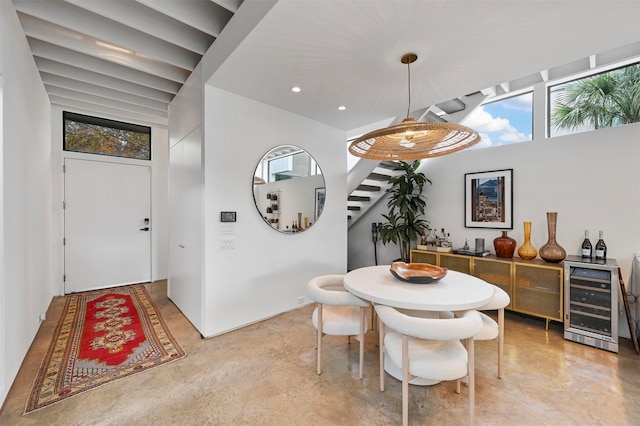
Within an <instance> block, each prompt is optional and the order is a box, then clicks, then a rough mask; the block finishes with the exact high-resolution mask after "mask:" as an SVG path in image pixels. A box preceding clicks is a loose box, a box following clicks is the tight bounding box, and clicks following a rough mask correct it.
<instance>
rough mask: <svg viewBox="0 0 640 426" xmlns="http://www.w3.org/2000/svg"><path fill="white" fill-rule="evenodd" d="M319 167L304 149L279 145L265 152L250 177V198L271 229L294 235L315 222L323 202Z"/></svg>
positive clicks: (322, 185) (323, 185)
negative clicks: (251, 180)
mask: <svg viewBox="0 0 640 426" xmlns="http://www.w3.org/2000/svg"><path fill="white" fill-rule="evenodd" d="M325 194H326V192H325V183H324V177H323V176H322V171H321V170H320V166H318V163H316V161H315V160H314V159H313V157H312V156H311V155H309V153H308V152H307V151H305V150H304V149H302V148H300V147H297V146H294V145H281V146H278V147H276V148H273V149H272V150H271V151H269V152H267V153H266V154H265V155H264V157H262V159H261V160H260V162H259V163H258V166H257V167H256V171H255V174H254V176H253V198H254V201H255V204H256V208H257V209H258V212H259V213H260V216H261V217H262V219H263V220H264V221H265V222H266V223H267V224H268V225H269V226H270V227H272V228H273V229H275V230H277V231H280V232H283V233H288V234H294V233H298V232H304V231H305V230H307V229H309V228H310V227H311V226H313V224H315V223H316V221H317V220H318V218H319V217H320V214H321V213H322V209H323V208H324V200H325Z"/></svg>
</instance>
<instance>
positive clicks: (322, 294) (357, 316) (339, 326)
mask: <svg viewBox="0 0 640 426" xmlns="http://www.w3.org/2000/svg"><path fill="white" fill-rule="evenodd" d="M342 279H343V275H321V276H318V277H315V278H313V279H311V280H310V281H309V283H308V284H307V292H308V293H309V297H310V298H311V299H312V300H314V301H315V302H316V303H317V306H316V308H315V309H314V310H313V314H312V316H311V320H312V323H313V326H314V327H315V329H316V342H317V343H316V344H317V369H318V374H321V373H322V337H323V336H324V335H332V336H348V337H349V343H351V337H352V336H353V337H356V338H357V339H358V340H359V341H360V369H359V377H360V378H361V379H362V377H363V372H364V337H365V333H366V331H367V328H368V327H367V318H366V312H367V310H369V308H371V303H369V302H368V301H366V300H362V299H360V298H359V297H357V296H354V295H353V294H351V293H349V292H348V291H347V290H346V289H345V288H344V286H343V284H342Z"/></svg>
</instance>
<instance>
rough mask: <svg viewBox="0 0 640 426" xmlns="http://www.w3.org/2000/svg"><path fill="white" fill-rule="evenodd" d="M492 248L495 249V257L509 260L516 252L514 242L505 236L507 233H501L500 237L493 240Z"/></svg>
mask: <svg viewBox="0 0 640 426" xmlns="http://www.w3.org/2000/svg"><path fill="white" fill-rule="evenodd" d="M493 247H494V248H495V249H496V257H502V258H507V259H508V258H511V257H513V252H514V251H515V250H516V240H514V239H513V238H511V237H509V236H508V235H507V231H502V236H500V237H498V238H496V239H494V240H493Z"/></svg>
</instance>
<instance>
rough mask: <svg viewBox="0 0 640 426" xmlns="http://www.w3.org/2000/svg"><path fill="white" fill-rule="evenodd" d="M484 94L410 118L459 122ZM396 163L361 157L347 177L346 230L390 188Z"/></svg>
mask: <svg viewBox="0 0 640 426" xmlns="http://www.w3.org/2000/svg"><path fill="white" fill-rule="evenodd" d="M486 97H487V95H486V94H484V93H481V92H476V93H472V94H470V95H467V96H464V97H462V98H456V99H452V100H450V101H447V102H443V103H440V104H437V105H433V106H431V107H429V108H425V109H422V110H418V111H413V112H412V113H411V116H412V117H413V118H415V119H416V120H418V121H429V122H437V121H440V122H448V123H460V122H461V121H463V120H464V119H465V118H467V116H469V114H471V112H473V110H475V109H476V108H477V107H478V106H479V105H480V104H481V103H482V102H483V101H484V100H485V99H486ZM403 118H404V117H402V118H400V117H398V118H396V119H395V120H394V121H393V122H392V123H391V124H390V125H395V124H398V123H400V121H402V119H403ZM395 167H396V161H382V162H379V161H374V160H368V159H364V158H361V159H360V160H358V163H357V164H356V165H355V166H354V167H353V168H352V169H351V170H350V171H349V173H348V175H347V192H348V193H349V197H348V199H347V218H348V223H349V225H348V226H349V227H351V226H352V225H353V224H354V223H356V222H357V221H358V220H359V219H360V218H361V217H362V216H364V214H365V213H366V212H367V211H368V210H369V209H370V208H371V207H372V206H374V205H375V204H376V203H377V202H378V201H380V200H381V199H382V198H385V195H386V190H387V189H388V188H389V186H390V185H389V178H390V177H391V176H394V175H396V174H398V173H400V172H394V171H393V169H394V168H395Z"/></svg>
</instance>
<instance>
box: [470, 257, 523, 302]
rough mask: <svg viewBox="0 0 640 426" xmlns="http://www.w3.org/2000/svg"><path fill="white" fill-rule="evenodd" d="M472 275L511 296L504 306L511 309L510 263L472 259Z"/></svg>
mask: <svg viewBox="0 0 640 426" xmlns="http://www.w3.org/2000/svg"><path fill="white" fill-rule="evenodd" d="M473 275H474V276H476V277H478V278H480V279H482V280H485V281H486V282H488V283H491V284H493V285H496V286H498V287H500V288H501V289H502V290H504V291H505V292H506V293H507V294H508V295H509V297H510V298H511V302H510V303H509V305H507V306H506V308H507V309H511V306H512V303H513V294H511V293H512V292H511V263H506V262H500V261H495V260H484V259H473Z"/></svg>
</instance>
